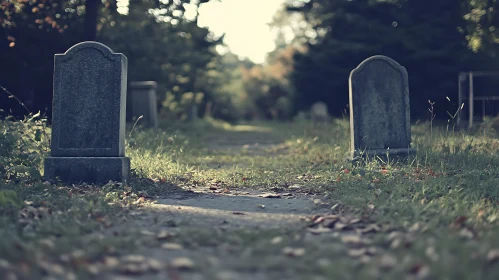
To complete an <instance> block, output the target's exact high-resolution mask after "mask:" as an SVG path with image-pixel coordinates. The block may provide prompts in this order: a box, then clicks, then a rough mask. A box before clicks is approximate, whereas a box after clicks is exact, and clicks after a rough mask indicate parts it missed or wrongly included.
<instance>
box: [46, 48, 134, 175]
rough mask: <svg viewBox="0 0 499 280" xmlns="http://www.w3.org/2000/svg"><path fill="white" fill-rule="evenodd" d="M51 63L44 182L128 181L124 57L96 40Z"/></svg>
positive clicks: (125, 64)
mask: <svg viewBox="0 0 499 280" xmlns="http://www.w3.org/2000/svg"><path fill="white" fill-rule="evenodd" d="M54 60H55V61H54V98H53V105H52V106H53V110H52V142H51V153H50V157H47V158H46V159H45V174H44V176H45V178H46V179H47V180H53V179H55V178H57V177H59V178H60V179H61V180H62V181H64V182H67V183H79V182H87V183H105V182H108V181H110V180H112V181H117V182H126V181H127V178H128V175H129V172H130V159H129V158H127V157H125V106H126V86H127V84H126V81H127V58H126V56H124V55H123V54H121V53H113V51H112V50H111V49H110V48H108V47H107V46H105V45H103V44H101V43H98V42H83V43H79V44H76V45H74V46H73V47H71V48H70V49H68V50H67V51H66V53H64V54H56V55H55V59H54Z"/></svg>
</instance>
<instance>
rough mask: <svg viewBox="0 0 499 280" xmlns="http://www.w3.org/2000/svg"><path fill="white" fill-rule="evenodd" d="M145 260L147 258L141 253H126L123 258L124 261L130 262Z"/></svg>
mask: <svg viewBox="0 0 499 280" xmlns="http://www.w3.org/2000/svg"><path fill="white" fill-rule="evenodd" d="M145 260H146V258H145V257H144V256H141V255H126V256H123V257H122V258H121V261H122V262H129V263H143V262H144V261H145Z"/></svg>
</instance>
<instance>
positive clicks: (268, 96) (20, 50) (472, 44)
mask: <svg viewBox="0 0 499 280" xmlns="http://www.w3.org/2000/svg"><path fill="white" fill-rule="evenodd" d="M498 2H499V1H496V0H438V1H435V0H308V1H307V0H86V1H85V0H68V1H60V0H3V1H0V28H1V32H0V86H1V88H0V109H2V110H3V111H2V112H0V115H2V116H6V115H8V114H13V115H15V116H22V115H24V114H26V109H25V108H23V107H22V106H20V105H19V102H18V101H17V100H16V99H15V98H9V96H10V95H15V96H16V97H17V98H18V99H19V100H21V101H22V102H23V103H24V104H25V106H26V107H27V108H28V110H30V111H32V112H37V111H41V112H42V113H44V114H46V115H47V116H50V115H51V102H52V83H53V77H52V74H53V67H54V65H53V63H54V54H56V53H64V52H65V51H66V50H67V49H68V48H70V47H71V46H72V45H74V44H76V43H78V42H81V41H87V40H95V41H99V42H102V43H104V44H106V45H108V46H109V47H110V48H111V49H113V51H114V52H119V53H123V54H125V55H126V56H127V58H128V62H129V65H128V78H129V81H149V80H153V81H157V82H158V91H157V92H158V107H159V108H158V110H159V114H160V117H162V118H167V119H169V120H178V121H189V120H193V119H195V118H198V117H206V116H210V117H213V118H219V119H223V120H226V121H230V122H236V121H241V120H279V121H291V120H293V119H296V118H303V117H304V116H306V112H307V111H308V110H309V109H310V106H311V105H312V104H313V103H314V102H317V101H323V102H325V103H326V104H327V106H328V110H329V113H330V114H331V115H333V116H337V117H341V116H344V115H347V113H348V76H349V74H350V71H351V70H352V69H353V68H355V67H356V66H357V65H358V64H359V63H360V62H361V61H363V60H364V59H366V58H367V57H369V56H372V55H377V54H381V55H386V56H389V57H391V58H393V59H395V60H396V61H398V62H399V63H400V64H401V65H403V66H405V67H406V68H407V70H408V73H409V84H410V95H411V115H412V120H413V121H417V120H427V119H428V118H430V117H431V116H430V115H431V113H430V112H429V110H428V109H429V102H428V100H431V102H434V105H433V106H434V109H433V110H434V112H437V114H436V118H442V119H447V118H449V113H454V112H455V111H456V110H457V108H459V104H458V103H457V92H458V73H459V72H460V71H472V70H473V71H477V70H479V71H494V70H499V57H498V55H497V54H498V51H499V45H498V44H499V29H498V28H497V27H498V25H499V3H498ZM497 79H499V77H489V78H483V79H478V80H477V81H476V82H475V87H476V88H475V95H482V96H487V95H499V83H498V82H497ZM480 108H482V107H480ZM487 110H488V112H489V113H490V114H495V113H496V112H497V111H498V110H499V102H490V104H489V103H488V104H487ZM429 114H430V115H429ZM480 114H481V113H480Z"/></svg>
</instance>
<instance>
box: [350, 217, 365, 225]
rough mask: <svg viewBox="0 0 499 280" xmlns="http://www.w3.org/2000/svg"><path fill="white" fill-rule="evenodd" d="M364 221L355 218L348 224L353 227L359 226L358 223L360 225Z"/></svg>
mask: <svg viewBox="0 0 499 280" xmlns="http://www.w3.org/2000/svg"><path fill="white" fill-rule="evenodd" d="M361 221H362V220H361V219H359V218H353V219H351V220H350V221H348V224H350V225H353V224H357V223H360V222H361Z"/></svg>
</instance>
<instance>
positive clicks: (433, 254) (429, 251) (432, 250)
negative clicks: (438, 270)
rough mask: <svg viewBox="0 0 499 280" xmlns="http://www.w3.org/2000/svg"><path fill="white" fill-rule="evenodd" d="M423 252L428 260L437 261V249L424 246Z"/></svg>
mask: <svg viewBox="0 0 499 280" xmlns="http://www.w3.org/2000/svg"><path fill="white" fill-rule="evenodd" d="M425 254H426V256H427V257H428V258H429V259H430V260H432V261H434V262H436V261H438V259H439V255H438V253H437V251H436V250H435V247H428V248H426V249H425Z"/></svg>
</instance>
